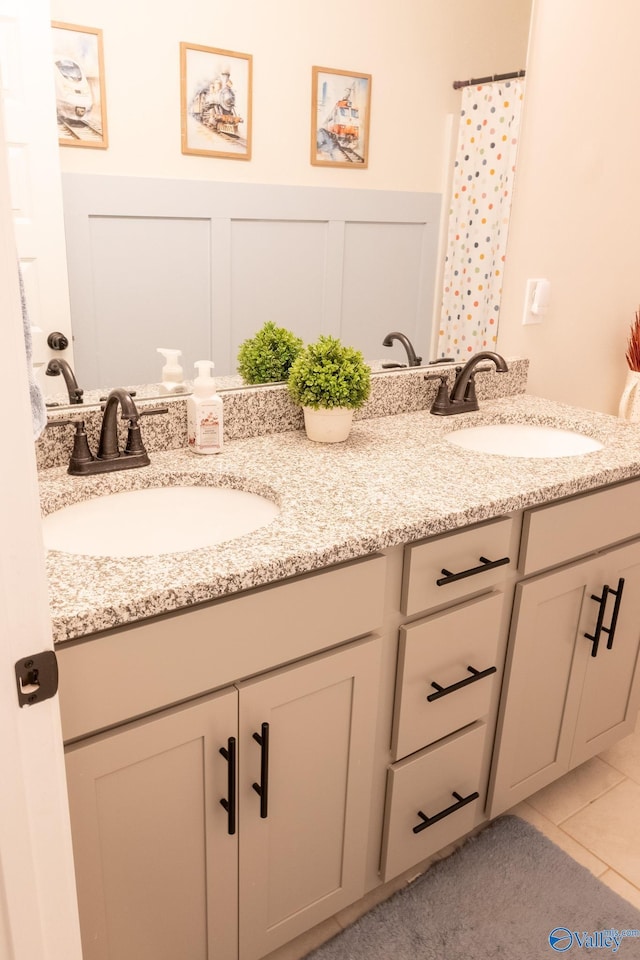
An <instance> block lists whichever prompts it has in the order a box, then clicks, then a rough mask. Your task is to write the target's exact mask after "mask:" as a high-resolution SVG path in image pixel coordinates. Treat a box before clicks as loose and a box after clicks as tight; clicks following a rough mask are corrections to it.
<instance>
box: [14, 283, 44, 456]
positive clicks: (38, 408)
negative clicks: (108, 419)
mask: <svg viewBox="0 0 640 960" xmlns="http://www.w3.org/2000/svg"><path fill="white" fill-rule="evenodd" d="M18 280H19V283H20V302H21V304H22V328H23V330H24V346H25V352H26V354H27V372H28V377H29V396H30V400H31V418H32V421H33V439H34V440H37V439H38V437H39V436H40V434H41V433H42V432H43V430H44V428H45V427H46V425H47V408H46V407H45V404H44V397H43V396H42V391H41V389H40V387H39V386H38V384H37V383H36V381H35V377H34V374H33V365H32V347H31V323H30V322H29V311H28V310H27V298H26V296H25V292H24V283H23V282H22V272H21V270H20V264H18Z"/></svg>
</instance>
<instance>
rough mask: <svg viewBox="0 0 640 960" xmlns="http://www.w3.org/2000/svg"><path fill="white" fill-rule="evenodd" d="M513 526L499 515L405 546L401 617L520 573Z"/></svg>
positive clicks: (512, 523) (468, 593) (463, 595)
mask: <svg viewBox="0 0 640 960" xmlns="http://www.w3.org/2000/svg"><path fill="white" fill-rule="evenodd" d="M513 527H514V522H513V518H512V517H501V518H500V519H498V520H490V521H489V522H488V523H481V524H478V525H477V526H474V527H467V528H465V529H464V530H462V531H459V532H455V533H448V534H445V535H444V536H442V537H434V538H432V539H429V540H424V541H422V542H421V543H412V544H409V546H407V547H405V556H404V570H403V577H402V601H401V610H402V613H404V614H406V615H407V616H412V615H413V614H414V613H420V611H421V610H428V609H429V607H435V606H438V605H440V604H443V603H448V602H450V601H452V600H461V599H462V598H464V597H467V596H470V595H471V594H472V593H477V592H478V591H479V590H483V589H485V588H486V587H491V586H492V585H493V584H494V583H498V582H499V581H501V580H503V579H504V577H505V574H506V571H507V570H515V569H516V563H517V556H516V547H515V542H514V540H513V539H512V532H513ZM494 564H496V565H495V566H494Z"/></svg>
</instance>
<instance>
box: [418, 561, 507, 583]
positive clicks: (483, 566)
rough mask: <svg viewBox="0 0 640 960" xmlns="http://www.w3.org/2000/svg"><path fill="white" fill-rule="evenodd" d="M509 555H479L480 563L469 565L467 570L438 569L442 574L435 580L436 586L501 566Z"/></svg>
mask: <svg viewBox="0 0 640 960" xmlns="http://www.w3.org/2000/svg"><path fill="white" fill-rule="evenodd" d="M509 561H510V558H509V557H500V559H499V560H487V558H486V557H480V564H479V566H477V567H469V569H468V570H461V571H460V573H451V570H445V569H444V567H443V569H442V570H441V571H440V572H441V573H442V574H444V576H442V577H440V579H439V580H436V586H437V587H444V586H445V584H447V583H454V582H455V581H456V580H464V578H465V577H475V575H476V573H484V571H485V570H495V568H496V567H502V566H504V564H505V563H509Z"/></svg>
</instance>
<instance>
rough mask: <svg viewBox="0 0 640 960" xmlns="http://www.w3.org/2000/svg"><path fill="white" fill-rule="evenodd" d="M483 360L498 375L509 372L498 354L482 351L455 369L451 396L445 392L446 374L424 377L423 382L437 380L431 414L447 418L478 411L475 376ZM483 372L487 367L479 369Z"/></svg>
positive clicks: (502, 358)
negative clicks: (492, 366)
mask: <svg viewBox="0 0 640 960" xmlns="http://www.w3.org/2000/svg"><path fill="white" fill-rule="evenodd" d="M483 360H491V361H492V362H493V363H494V364H495V367H496V370H497V371H498V373H507V371H508V370H509V368H508V366H507V362H506V360H505V359H504V357H501V356H500V354H499V353H493V352H492V351H491V350H483V351H481V352H480V353H476V354H474V356H473V357H471V358H470V359H469V360H467V362H466V363H465V365H464V367H456V379H455V381H454V384H453V387H452V388H451V395H449V394H448V392H447V376H446V374H444V373H442V374H432V375H431V376H427V377H425V380H439V381H440V386H439V387H438V393H437V395H436V398H435V400H434V401H433V405H432V407H431V413H433V414H435V415H436V416H440V417H449V416H451V415H452V414H454V413H471V412H472V411H474V410H478V409H479V407H478V398H477V397H476V384H475V375H476V373H477V372H479V371H478V369H477V368H478V364H480V363H482V361H483ZM481 369H483V370H487V369H489V368H488V367H483V368H481Z"/></svg>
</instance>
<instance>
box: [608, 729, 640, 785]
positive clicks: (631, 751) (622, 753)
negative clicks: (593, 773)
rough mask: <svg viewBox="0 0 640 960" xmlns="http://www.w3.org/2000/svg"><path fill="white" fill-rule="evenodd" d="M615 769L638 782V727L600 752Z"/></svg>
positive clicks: (639, 767) (639, 733)
mask: <svg viewBox="0 0 640 960" xmlns="http://www.w3.org/2000/svg"><path fill="white" fill-rule="evenodd" d="M600 756H601V758H602V759H603V760H605V761H606V762H607V763H608V764H610V765H611V766H612V767H615V769H616V770H619V771H620V772H621V773H624V774H625V776H627V777H629V778H630V779H631V780H634V781H635V782H636V783H640V728H639V729H637V730H636V732H635V733H632V734H631V735H630V736H628V737H625V738H624V740H620V741H619V742H618V743H615V744H614V745H613V746H612V747H609V749H608V750H604V751H603V752H602V753H601V754H600Z"/></svg>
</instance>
